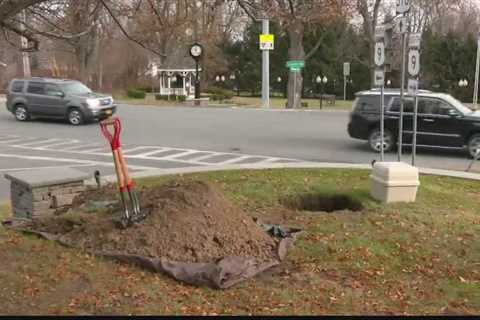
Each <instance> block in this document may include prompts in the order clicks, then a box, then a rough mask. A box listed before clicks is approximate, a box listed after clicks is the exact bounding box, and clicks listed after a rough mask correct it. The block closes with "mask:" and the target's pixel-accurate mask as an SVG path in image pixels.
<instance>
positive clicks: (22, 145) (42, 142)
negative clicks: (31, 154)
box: [17, 138, 64, 148]
mask: <svg viewBox="0 0 480 320" xmlns="http://www.w3.org/2000/svg"><path fill="white" fill-rule="evenodd" d="M56 141H64V140H62V139H57V138H54V139H47V140H43V141H36V142H29V143H22V144H19V145H17V146H18V147H31V146H32V145H38V144H40V145H42V144H44V143H47V144H48V143H50V142H56ZM32 148H35V147H32ZM37 148H38V146H37Z"/></svg>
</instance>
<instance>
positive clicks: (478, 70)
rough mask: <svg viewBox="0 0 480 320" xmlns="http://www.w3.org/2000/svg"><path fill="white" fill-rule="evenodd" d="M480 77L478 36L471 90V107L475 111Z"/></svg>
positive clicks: (479, 44) (479, 36)
mask: <svg viewBox="0 0 480 320" xmlns="http://www.w3.org/2000/svg"><path fill="white" fill-rule="evenodd" d="M479 75H480V34H479V35H478V39H477V64H476V66H475V88H473V105H474V107H475V109H477V107H478V85H479V83H478V81H479Z"/></svg>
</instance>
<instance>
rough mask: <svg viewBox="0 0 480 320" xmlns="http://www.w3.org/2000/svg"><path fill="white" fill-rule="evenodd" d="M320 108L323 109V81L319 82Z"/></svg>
mask: <svg viewBox="0 0 480 320" xmlns="http://www.w3.org/2000/svg"><path fill="white" fill-rule="evenodd" d="M320 88H321V90H320V109H323V82H322V83H321V84H320Z"/></svg>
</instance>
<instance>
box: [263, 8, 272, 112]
mask: <svg viewBox="0 0 480 320" xmlns="http://www.w3.org/2000/svg"><path fill="white" fill-rule="evenodd" d="M262 34H270V20H269V19H268V17H267V16H266V15H265V16H264V17H263V19H262ZM262 107H263V108H266V109H268V108H270V50H262Z"/></svg>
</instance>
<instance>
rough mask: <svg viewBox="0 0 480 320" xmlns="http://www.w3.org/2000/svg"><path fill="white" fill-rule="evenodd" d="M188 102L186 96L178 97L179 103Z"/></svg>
mask: <svg viewBox="0 0 480 320" xmlns="http://www.w3.org/2000/svg"><path fill="white" fill-rule="evenodd" d="M186 100H187V97H185V96H178V97H177V101H178V102H185V101H186Z"/></svg>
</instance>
